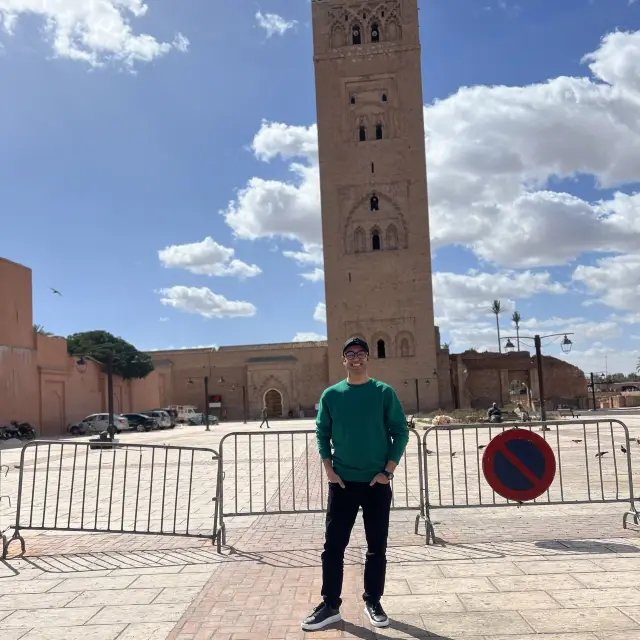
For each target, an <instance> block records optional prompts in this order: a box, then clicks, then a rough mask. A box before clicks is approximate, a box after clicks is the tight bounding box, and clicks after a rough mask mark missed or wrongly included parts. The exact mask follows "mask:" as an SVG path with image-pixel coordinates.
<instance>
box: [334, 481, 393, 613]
mask: <svg viewBox="0 0 640 640" xmlns="http://www.w3.org/2000/svg"><path fill="white" fill-rule="evenodd" d="M359 507H362V516H363V520H364V531H365V536H366V538H367V558H366V561H365V566H364V593H363V595H362V597H363V599H364V600H365V602H369V603H371V604H377V603H378V602H380V598H382V595H383V593H384V580H385V575H386V572H387V537H388V535H389V511H390V509H391V485H389V484H377V483H376V484H374V485H373V487H370V486H369V483H368V482H345V488H344V489H343V488H342V487H341V486H340V485H338V484H329V500H328V505H327V519H326V531H325V543H324V552H323V553H322V599H323V600H324V602H326V603H327V604H328V605H329V606H331V607H334V608H336V609H337V608H339V607H340V605H341V604H342V600H341V598H340V595H341V593H342V580H343V575H344V552H345V549H346V548H347V545H348V544H349V538H350V537H351V530H352V529H353V525H354V523H355V521H356V517H357V515H358V509H359Z"/></svg>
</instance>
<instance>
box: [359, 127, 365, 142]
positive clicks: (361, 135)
mask: <svg viewBox="0 0 640 640" xmlns="http://www.w3.org/2000/svg"><path fill="white" fill-rule="evenodd" d="M358 135H359V138H360V142H366V140H367V128H366V127H365V126H364V125H363V124H361V125H360V127H359V128H358Z"/></svg>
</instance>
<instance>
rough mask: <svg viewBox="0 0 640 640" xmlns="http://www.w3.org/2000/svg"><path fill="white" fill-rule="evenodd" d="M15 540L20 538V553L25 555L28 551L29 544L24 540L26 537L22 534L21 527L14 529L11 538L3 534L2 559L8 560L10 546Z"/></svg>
mask: <svg viewBox="0 0 640 640" xmlns="http://www.w3.org/2000/svg"><path fill="white" fill-rule="evenodd" d="M14 540H20V555H21V556H23V555H24V554H25V553H26V551H27V544H26V542H25V541H24V538H23V537H22V536H21V535H20V530H19V529H14V531H13V535H12V536H11V538H7V537H6V536H5V535H3V536H2V559H3V560H6V559H7V555H8V554H9V547H10V546H11V543H12V542H13V541H14Z"/></svg>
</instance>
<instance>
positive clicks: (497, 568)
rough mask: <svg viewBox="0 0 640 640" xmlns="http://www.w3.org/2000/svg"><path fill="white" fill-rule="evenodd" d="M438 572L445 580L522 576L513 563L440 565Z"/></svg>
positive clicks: (521, 572) (520, 570)
mask: <svg viewBox="0 0 640 640" xmlns="http://www.w3.org/2000/svg"><path fill="white" fill-rule="evenodd" d="M439 568H440V571H441V572H442V574H443V575H444V576H446V577H447V578H464V577H467V576H475V577H491V576H519V575H523V574H524V572H523V571H522V569H519V568H518V567H517V566H516V565H515V564H514V563H513V562H509V561H505V562H499V561H495V562H487V561H485V562H473V563H470V564H458V563H456V564H441V565H439Z"/></svg>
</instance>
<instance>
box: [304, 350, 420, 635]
mask: <svg viewBox="0 0 640 640" xmlns="http://www.w3.org/2000/svg"><path fill="white" fill-rule="evenodd" d="M342 361H343V364H344V367H345V369H346V372H347V378H346V380H343V381H342V382H339V383H338V384H336V385H334V386H332V387H329V388H328V389H326V390H325V392H324V393H323V394H322V397H321V398H320V407H319V409H318V417H317V419H316V436H317V440H318V450H319V451H320V457H321V458H322V463H323V465H324V468H325V471H326V473H327V479H328V480H329V495H328V504H327V517H326V531H325V543H324V552H323V553H322V604H320V605H318V606H317V607H316V608H315V609H314V610H313V611H312V612H311V613H310V614H309V615H308V616H307V617H306V618H305V619H304V620H303V622H302V628H303V629H304V630H305V631H316V630H317V629H323V628H324V627H326V626H327V625H330V624H333V623H334V622H337V621H338V620H340V619H341V616H340V605H341V604H342V600H341V598H340V595H341V593H342V579H343V571H344V552H345V549H346V547H347V545H348V544H349V538H350V536H351V530H352V529H353V525H354V523H355V521H356V517H357V515H358V510H359V508H360V507H362V516H363V520H364V530H365V534H366V538H367V557H366V562H365V568H364V594H363V599H364V603H365V607H364V610H365V613H366V614H367V616H368V617H369V620H370V621H371V624H372V625H373V626H374V627H387V626H388V625H389V619H388V618H387V615H386V613H385V612H384V609H383V608H382V605H381V604H380V599H381V598H382V595H383V593H384V582H385V574H386V567H387V557H386V552H387V537H388V535H389V511H390V509H391V485H390V482H391V480H393V472H394V471H395V469H396V467H397V466H398V463H399V462H400V459H401V458H402V454H403V453H404V449H405V447H406V446H407V441H408V439H409V430H408V428H407V422H406V418H405V415H404V411H403V410H402V406H401V405H400V401H399V400H398V397H397V396H396V393H395V391H394V390H393V389H392V388H391V387H390V386H389V385H387V384H385V383H384V382H379V381H378V380H374V379H373V378H370V377H369V375H368V373H367V364H368V362H369V346H368V345H367V343H366V342H365V341H364V340H361V339H360V338H350V339H349V340H347V342H345V344H344V348H343V351H342Z"/></svg>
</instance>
